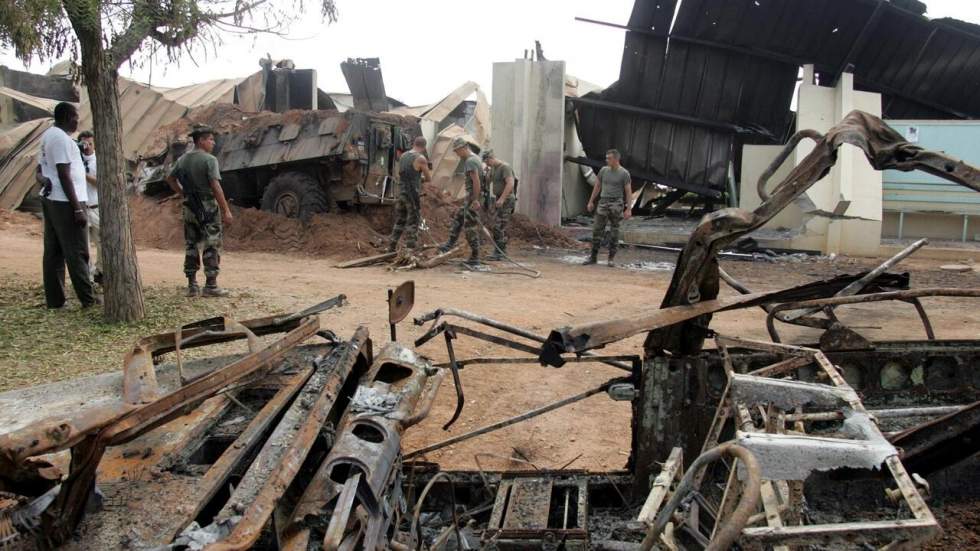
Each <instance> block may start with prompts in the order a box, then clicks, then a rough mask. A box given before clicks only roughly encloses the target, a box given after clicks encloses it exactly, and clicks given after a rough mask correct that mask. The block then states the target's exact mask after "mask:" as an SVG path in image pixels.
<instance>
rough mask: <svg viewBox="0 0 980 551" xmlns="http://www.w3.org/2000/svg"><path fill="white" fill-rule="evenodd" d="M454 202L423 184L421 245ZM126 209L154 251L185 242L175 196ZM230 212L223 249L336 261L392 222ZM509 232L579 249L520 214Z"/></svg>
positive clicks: (360, 250) (374, 217) (381, 214)
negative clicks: (423, 220) (303, 218)
mask: <svg viewBox="0 0 980 551" xmlns="http://www.w3.org/2000/svg"><path fill="white" fill-rule="evenodd" d="M458 204H459V201H456V200H453V199H452V198H451V197H449V195H448V194H447V193H445V192H442V191H439V190H436V189H434V188H431V187H429V188H427V190H426V194H425V196H423V198H422V216H423V218H424V219H425V222H426V227H427V229H426V230H423V231H422V232H421V233H420V236H419V240H420V243H421V244H423V245H434V244H439V243H442V242H444V241H445V240H446V239H447V238H448V237H449V228H450V226H451V224H452V216H453V213H454V212H455V210H456V207H457V206H458ZM130 209H131V215H132V218H133V220H139V224H134V225H133V233H134V235H135V237H136V242H137V243H138V244H139V245H140V246H143V247H153V248H158V249H177V248H182V247H183V246H184V233H183V231H184V230H183V226H182V223H181V210H180V209H181V206H180V203H178V202H177V201H174V200H165V201H163V202H160V201H158V200H156V199H153V198H150V197H145V196H142V195H140V196H135V197H133V198H132V199H131V200H130ZM234 215H235V221H234V223H233V224H232V225H230V226H228V227H227V228H225V232H224V244H223V246H224V248H225V249H226V250H229V251H254V252H292V253H305V254H310V255H315V256H330V257H332V258H337V259H339V260H350V259H353V258H358V257H363V256H366V255H370V254H375V253H377V252H380V251H381V250H383V249H384V247H385V246H386V245H387V244H386V243H385V239H386V237H387V235H388V233H389V232H390V231H391V226H392V223H393V220H392V215H393V213H392V212H391V209H368V210H366V211H365V212H363V213H357V212H340V213H327V214H322V215H318V216H314V217H313V218H312V219H311V220H310V222H309V223H306V224H304V223H303V222H302V221H300V220H297V219H293V218H286V217H283V216H280V215H277V214H273V213H270V212H265V211H261V210H258V209H234ZM485 223H486V222H485ZM510 231H511V236H512V237H511V242H512V243H513V244H514V245H516V246H518V247H521V246H540V247H551V248H576V247H581V244H579V243H578V242H577V241H575V240H574V239H572V238H571V237H569V236H568V235H566V234H565V233H564V232H563V231H562V230H561V229H560V228H552V227H550V226H545V225H543V224H537V223H535V222H532V221H531V220H529V219H528V218H527V217H526V216H522V215H515V216H514V219H513V221H512V223H511V226H510ZM484 241H486V240H484Z"/></svg>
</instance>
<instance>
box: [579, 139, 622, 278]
mask: <svg viewBox="0 0 980 551" xmlns="http://www.w3.org/2000/svg"><path fill="white" fill-rule="evenodd" d="M619 161H620V155H619V151H617V150H615V149H610V150H609V151H608V152H606V166H604V167H602V170H600V171H599V183H597V184H596V186H595V188H593V190H592V196H591V197H590V198H589V204H588V207H587V208H588V209H589V212H592V211H596V214H595V221H594V222H593V224H592V254H590V255H589V258H588V260H586V261H585V264H595V263H596V262H598V259H599V247H600V246H601V245H602V236H603V234H604V233H605V231H606V224H609V226H610V228H609V230H610V231H609V233H610V234H611V235H610V236H609V265H610V266H615V263H614V262H613V259H614V258H615V257H616V250H617V249H618V248H619V224H620V222H622V221H623V219H627V220H628V219H629V218H630V216H631V213H630V207H631V205H630V202H631V200H632V198H633V188H632V185H631V184H632V182H631V180H630V173H629V171H628V170H626V169H625V168H623V166H622V165H621V164H620V163H619ZM596 197H598V198H599V208H598V209H596V204H595V200H596Z"/></svg>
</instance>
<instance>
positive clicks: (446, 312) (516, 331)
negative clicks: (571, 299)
mask: <svg viewBox="0 0 980 551" xmlns="http://www.w3.org/2000/svg"><path fill="white" fill-rule="evenodd" d="M443 316H454V317H457V318H462V319H465V320H469V321H473V322H476V323H479V324H482V325H486V326H487V327H492V328H494V329H499V330H501V331H504V332H505V333H510V334H512V335H517V336H518V337H524V338H525V339H528V340H530V341H534V342H537V343H541V344H544V343H545V342H547V339H545V338H544V337H541V336H539V335H535V334H534V333H531V332H530V331H526V330H524V329H521V328H520V327H514V326H513V325H508V324H506V323H504V322H501V321H497V320H495V319H490V318H487V317H483V316H478V315H476V314H473V313H471V312H466V311H464V310H456V309H454V308H440V309H438V310H434V311H432V312H429V313H428V314H422V315H421V316H419V317H417V318H415V325H418V326H422V325H425V323H426V322H429V321H432V320H435V319H438V318H441V317H443ZM433 329H434V328H433ZM424 340H427V339H426V337H422V338H421V339H419V340H417V341H415V346H420V342H419V341H423V342H424ZM581 355H582V356H586V357H588V356H592V355H593V354H592V353H591V352H583V353H582V354H581ZM601 363H604V364H606V365H609V366H612V367H616V368H619V369H622V370H624V371H632V370H633V368H632V367H631V366H629V365H626V364H624V363H622V362H617V361H602V362H601Z"/></svg>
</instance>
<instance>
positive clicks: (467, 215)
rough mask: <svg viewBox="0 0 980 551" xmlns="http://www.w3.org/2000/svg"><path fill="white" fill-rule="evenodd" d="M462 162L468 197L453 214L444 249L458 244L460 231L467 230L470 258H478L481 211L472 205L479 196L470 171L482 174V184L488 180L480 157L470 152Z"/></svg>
mask: <svg viewBox="0 0 980 551" xmlns="http://www.w3.org/2000/svg"><path fill="white" fill-rule="evenodd" d="M460 164H461V165H462V170H463V178H464V179H465V188H466V197H465V198H464V199H463V201H464V204H463V206H461V207H460V208H459V209H458V210H457V211H456V213H455V214H454V215H453V222H452V225H451V226H450V228H449V240H448V241H447V242H446V244H445V245H443V246H442V249H444V250H448V249H451V248H452V247H454V246H456V242H457V241H458V240H459V234H460V232H461V231H465V233H466V242H467V243H468V244H469V246H470V259H471V260H477V259H479V257H480V218H479V216H480V213H479V212H477V211H476V210H473V208H472V207H471V206H470V205H472V204H473V201H475V200H477V199H479V198H478V197H476V196H475V195H474V194H473V180H472V177H471V176H470V173H471V172H473V171H474V170H475V171H476V172H477V173H478V174H479V175H480V184H481V185H486V181H485V180H484V178H483V166H482V164H481V162H480V158H479V157H478V156H476V155H475V154H470V156H469V157H468V158H466V159H463V160H462V161H461V162H460Z"/></svg>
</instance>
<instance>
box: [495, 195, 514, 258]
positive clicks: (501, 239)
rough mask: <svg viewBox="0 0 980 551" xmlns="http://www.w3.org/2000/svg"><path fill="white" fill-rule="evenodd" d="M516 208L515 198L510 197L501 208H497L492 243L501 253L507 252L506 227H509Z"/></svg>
mask: <svg viewBox="0 0 980 551" xmlns="http://www.w3.org/2000/svg"><path fill="white" fill-rule="evenodd" d="M516 207H517V197H514V196H513V195H511V196H510V197H508V198H507V199H505V200H504V204H503V206H500V207H497V213H496V215H495V216H494V219H493V241H494V243H496V244H497V248H498V249H499V250H500V252H502V253H505V252H507V240H508V238H507V227H508V226H510V219H511V218H513V217H514V209H515V208H516Z"/></svg>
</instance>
